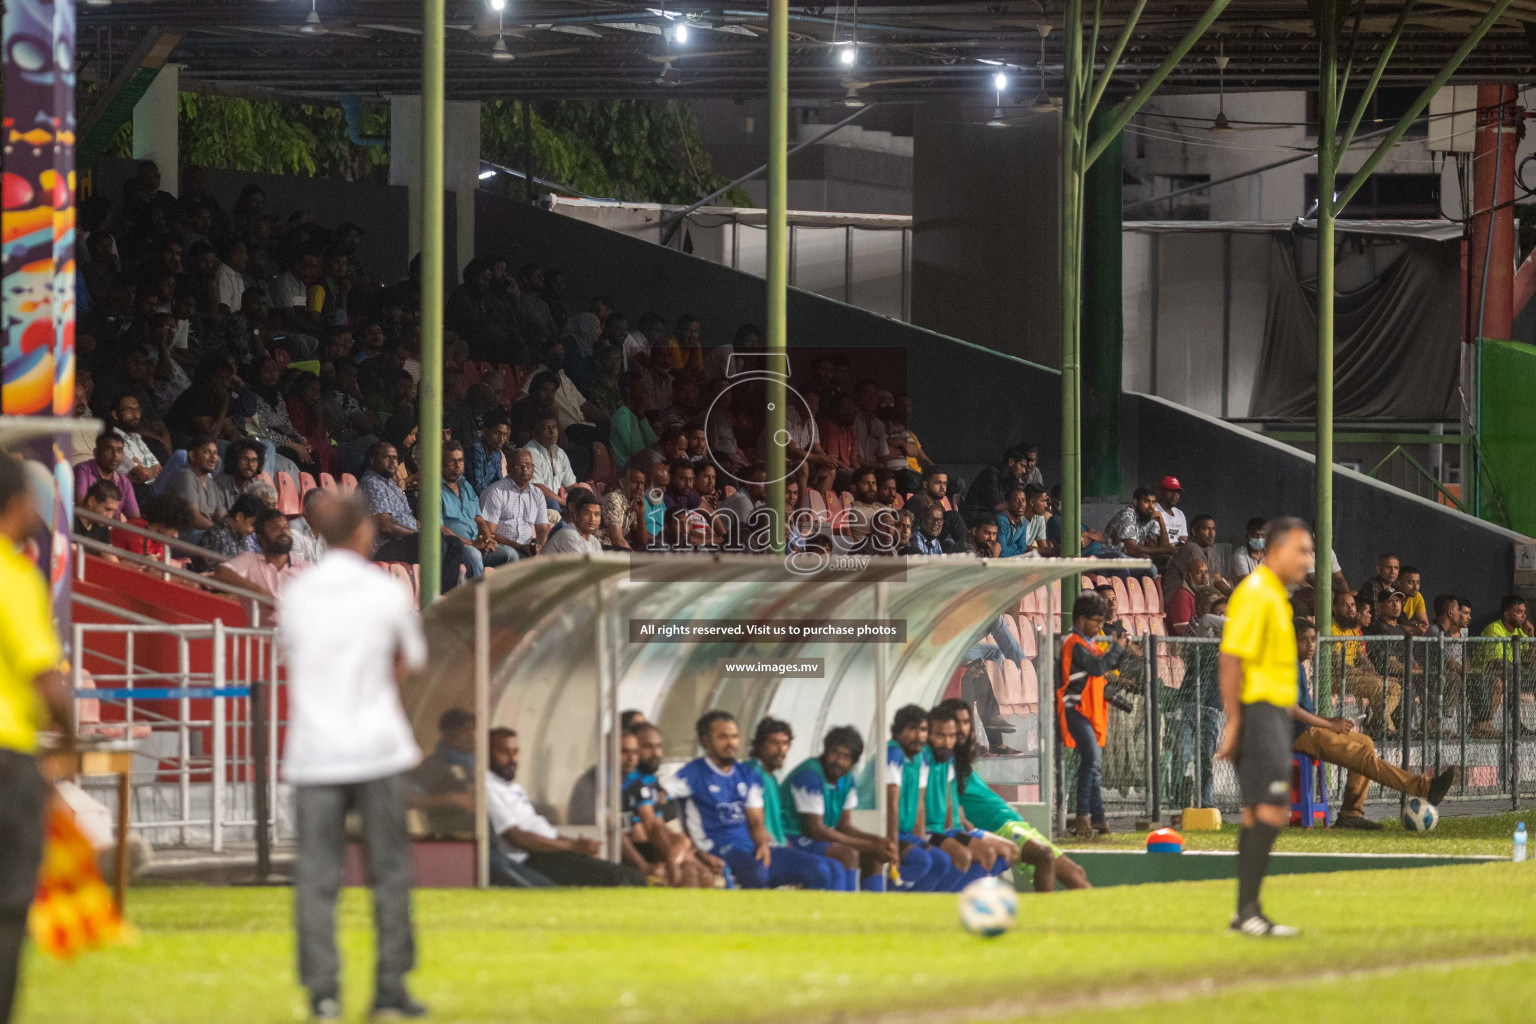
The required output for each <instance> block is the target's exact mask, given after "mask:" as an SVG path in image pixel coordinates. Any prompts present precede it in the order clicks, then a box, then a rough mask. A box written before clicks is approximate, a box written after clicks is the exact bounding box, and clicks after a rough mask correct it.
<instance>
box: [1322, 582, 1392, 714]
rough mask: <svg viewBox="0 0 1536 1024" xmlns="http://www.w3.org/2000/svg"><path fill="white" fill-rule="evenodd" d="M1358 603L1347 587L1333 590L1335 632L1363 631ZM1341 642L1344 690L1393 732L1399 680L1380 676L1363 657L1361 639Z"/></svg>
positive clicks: (1360, 632) (1353, 632)
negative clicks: (1393, 714) (1343, 589)
mask: <svg viewBox="0 0 1536 1024" xmlns="http://www.w3.org/2000/svg"><path fill="white" fill-rule="evenodd" d="M1357 607H1358V606H1357V605H1356V602H1355V595H1353V594H1350V593H1348V592H1346V591H1336V592H1335V593H1334V595H1333V635H1334V636H1361V635H1363V634H1362V630H1361V627H1360V622H1361V615H1360V613H1359V611H1358V610H1357ZM1341 646H1342V647H1343V648H1344V655H1343V657H1344V692H1345V693H1346V694H1347V695H1349V696H1351V697H1353V698H1355V699H1356V700H1358V701H1359V702H1360V703H1361V704H1362V705H1363V706H1364V707H1365V709H1366V712H1367V714H1368V715H1369V716H1370V718H1371V720H1372V725H1373V726H1374V725H1375V724H1376V723H1380V722H1385V723H1387V729H1388V731H1389V732H1390V733H1395V732H1396V728H1395V727H1394V726H1392V725H1391V720H1392V713H1393V712H1394V711H1396V710H1397V704H1398V701H1400V700H1402V696H1403V688H1402V684H1400V683H1399V682H1397V681H1396V680H1393V679H1383V678H1382V677H1381V673H1380V672H1378V671H1377V670H1376V667H1375V666H1374V665H1373V664H1372V662H1371V659H1370V658H1368V657H1366V653H1367V652H1366V650H1365V644H1364V642H1361V641H1345V642H1344V643H1343V644H1342V645H1341ZM1335 650H1337V648H1335Z"/></svg>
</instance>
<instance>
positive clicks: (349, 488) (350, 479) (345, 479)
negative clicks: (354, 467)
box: [341, 473, 357, 494]
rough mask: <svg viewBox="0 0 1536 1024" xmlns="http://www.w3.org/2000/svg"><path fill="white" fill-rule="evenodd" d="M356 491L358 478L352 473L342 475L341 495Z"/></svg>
mask: <svg viewBox="0 0 1536 1024" xmlns="http://www.w3.org/2000/svg"><path fill="white" fill-rule="evenodd" d="M355 490H357V477H355V476H353V475H352V474H351V473H343V474H341V493H342V494H351V493H352V492H353V491H355Z"/></svg>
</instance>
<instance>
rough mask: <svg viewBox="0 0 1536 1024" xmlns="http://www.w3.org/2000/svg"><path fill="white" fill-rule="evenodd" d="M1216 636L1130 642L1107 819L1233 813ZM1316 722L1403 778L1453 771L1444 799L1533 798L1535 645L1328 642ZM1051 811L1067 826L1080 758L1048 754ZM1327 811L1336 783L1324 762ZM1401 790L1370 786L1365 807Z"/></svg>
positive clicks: (1318, 668)
mask: <svg viewBox="0 0 1536 1024" xmlns="http://www.w3.org/2000/svg"><path fill="white" fill-rule="evenodd" d="M1220 644H1221V641H1220V640H1219V639H1216V638H1190V637H1166V636H1151V635H1148V636H1141V637H1137V638H1135V639H1134V641H1133V643H1132V647H1131V651H1130V653H1129V655H1128V657H1127V658H1126V659H1125V660H1124V661H1123V662H1122V663H1121V667H1120V670H1119V680H1120V682H1121V684H1122V686H1124V687H1125V688H1126V689H1125V690H1123V691H1122V696H1123V697H1125V698H1126V699H1127V700H1128V701H1129V703H1130V705H1131V710H1129V711H1122V710H1119V709H1116V708H1111V709H1110V712H1109V729H1108V736H1107V741H1106V744H1105V749H1104V761H1103V780H1102V785H1103V791H1104V804H1105V810H1106V812H1107V813H1108V814H1109V816H1111V817H1122V818H1123V817H1130V816H1135V817H1143V816H1147V817H1152V818H1158V817H1161V816H1163V815H1166V814H1167V813H1168V812H1169V811H1177V810H1179V809H1181V808H1184V807H1216V808H1218V809H1220V810H1221V811H1222V813H1223V814H1225V815H1232V814H1235V813H1236V812H1237V811H1238V810H1239V809H1240V808H1241V799H1240V796H1239V792H1238V786H1237V775H1236V772H1235V771H1234V769H1233V766H1232V765H1231V764H1230V763H1228V762H1224V761H1216V760H1215V752H1216V748H1217V747H1218V746H1219V745H1220V742H1221V737H1222V733H1223V730H1224V729H1225V726H1226V715H1225V714H1224V713H1223V711H1222V702H1221V691H1220V687H1219V684H1218V679H1217V658H1218V655H1219V650H1220ZM1309 674H1310V677H1311V681H1312V693H1313V698H1314V701H1315V703H1316V706H1317V709H1318V712H1317V713H1318V714H1319V715H1320V716H1322V717H1324V718H1335V717H1337V718H1344V719H1348V720H1349V721H1350V722H1352V723H1353V724H1354V725H1355V726H1356V728H1357V730H1358V731H1359V733H1360V734H1361V735H1364V736H1367V737H1369V738H1370V739H1371V741H1372V743H1373V745H1374V747H1375V756H1376V757H1377V758H1379V759H1380V760H1381V761H1382V762H1384V763H1386V764H1388V765H1393V766H1396V767H1399V768H1403V769H1404V770H1406V771H1407V772H1409V773H1410V774H1412V775H1429V776H1433V775H1434V774H1436V773H1438V772H1440V771H1442V770H1443V769H1446V768H1459V769H1460V770H1459V771H1458V772H1457V776H1456V781H1455V783H1454V784H1453V785H1452V787H1451V790H1450V794H1449V798H1450V799H1468V800H1489V801H1500V802H1504V803H1507V805H1508V806H1510V807H1511V808H1514V807H1517V806H1518V804H1519V800H1520V798H1521V797H1522V796H1524V797H1529V796H1532V795H1536V639H1533V638H1529V637H1514V638H1507V639H1506V638H1492V637H1473V638H1438V637H1392V636H1329V637H1323V638H1321V639H1320V641H1319V644H1318V650H1317V654H1316V655H1315V656H1314V658H1313V660H1312V663H1311V665H1310V667H1309ZM1057 754H1058V757H1059V758H1060V760H1059V772H1058V776H1057V777H1058V778H1059V779H1060V784H1059V786H1058V789H1057V793H1056V806H1057V809H1058V814H1064V815H1065V816H1067V817H1070V814H1071V808H1072V804H1073V794H1074V793H1075V792H1076V779H1077V760H1078V759H1077V754H1076V752H1075V751H1072V750H1065V749H1063V748H1061V747H1058V750H1057ZM1324 773H1325V774H1324V778H1325V781H1326V784H1327V788H1328V797H1329V802H1330V805H1331V806H1332V807H1333V808H1334V811H1335V812H1336V811H1337V808H1338V805H1339V798H1340V794H1341V793H1342V792H1343V788H1344V782H1345V777H1346V771H1345V769H1343V768H1341V767H1339V766H1337V765H1325V766H1324ZM1400 799H1401V794H1400V793H1398V792H1397V791H1395V790H1392V789H1388V788H1386V787H1384V786H1381V785H1379V784H1377V783H1374V782H1373V783H1371V785H1370V786H1369V788H1368V789H1367V791H1366V796H1365V802H1366V803H1367V804H1390V803H1395V802H1397V801H1398V800H1400Z"/></svg>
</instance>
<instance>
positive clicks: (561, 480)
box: [523, 441, 576, 494]
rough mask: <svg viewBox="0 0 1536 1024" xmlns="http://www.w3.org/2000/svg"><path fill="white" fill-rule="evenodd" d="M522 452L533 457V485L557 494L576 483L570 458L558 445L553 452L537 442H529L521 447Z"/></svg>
mask: <svg viewBox="0 0 1536 1024" xmlns="http://www.w3.org/2000/svg"><path fill="white" fill-rule="evenodd" d="M523 450H524V451H526V452H527V453H528V454H529V455H532V456H533V482H534V483H536V484H540V485H542V486H544V487H548V488H549V489H550V490H552V491H554V492H556V493H557V494H558V493H559V491H560V488H562V487H570V486H571V485H573V484H575V483H576V473H575V471H574V470H572V469H571V460H570V457H569V456H567V455H566V454H565V449H563V448H561V447H560V446H559V445H555V447H554V449H553V451H550V450H546V449H545V447H544V446H543V445H541V444H539V442H537V441H529V442H528V443H527V444H525V445H523Z"/></svg>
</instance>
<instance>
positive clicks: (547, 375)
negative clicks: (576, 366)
mask: <svg viewBox="0 0 1536 1024" xmlns="http://www.w3.org/2000/svg"><path fill="white" fill-rule="evenodd" d="M559 391H560V378H559V377H557V376H555V375H554V374H553V373H551V372H549V371H548V370H540V371H539V372H537V373H535V374H534V375H533V376H532V377H530V378H528V384H527V392H526V397H523V398H520V399H518V400H517V401H516V402H513V403H512V409H511V411H510V412H509V413H508V414H507V417H508V419H509V420H510V421H511V424H512V443H513V444H514V445H516V446H517V447H519V448H521V447H522V446H523V445H525V444H527V443H528V442H529V441H532V440H533V430H534V427H535V426H536V425H537V424H538V422H539V420H541V419H543V418H544V417H545V416H554V417H555V419H556V421H557V422H558V421H559V418H560V417H559V412H558V410H556V408H555V396H556V395H557V394H558V393H559Z"/></svg>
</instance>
